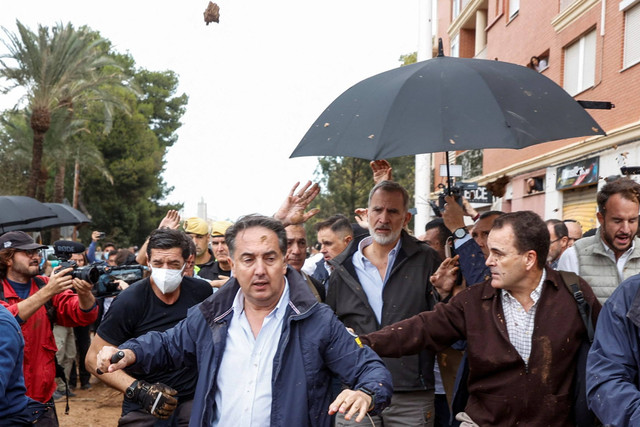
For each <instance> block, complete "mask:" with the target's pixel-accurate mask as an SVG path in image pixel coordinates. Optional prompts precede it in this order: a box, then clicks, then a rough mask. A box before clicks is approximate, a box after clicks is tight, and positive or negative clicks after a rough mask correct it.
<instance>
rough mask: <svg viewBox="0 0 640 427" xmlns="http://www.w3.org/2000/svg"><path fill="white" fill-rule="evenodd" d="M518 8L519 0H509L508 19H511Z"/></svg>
mask: <svg viewBox="0 0 640 427" xmlns="http://www.w3.org/2000/svg"><path fill="white" fill-rule="evenodd" d="M519 10H520V0H509V19H512V18H513V17H514V16H516V15H517V14H518V11H519Z"/></svg>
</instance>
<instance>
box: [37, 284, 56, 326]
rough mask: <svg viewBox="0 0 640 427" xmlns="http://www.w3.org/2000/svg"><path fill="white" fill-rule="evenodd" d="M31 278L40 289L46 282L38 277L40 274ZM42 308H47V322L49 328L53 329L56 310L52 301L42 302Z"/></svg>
mask: <svg viewBox="0 0 640 427" xmlns="http://www.w3.org/2000/svg"><path fill="white" fill-rule="evenodd" d="M33 280H35V282H36V285H37V286H38V289H42V288H43V287H45V286H46V285H47V284H46V283H45V282H44V280H42V279H41V278H40V276H34V278H33ZM44 308H45V310H47V317H48V318H49V323H50V324H51V329H53V325H54V324H55V323H56V320H57V318H58V311H57V310H56V308H55V307H54V306H53V302H51V300H49V301H47V302H45V303H44Z"/></svg>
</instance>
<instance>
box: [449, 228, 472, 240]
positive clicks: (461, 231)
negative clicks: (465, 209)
mask: <svg viewBox="0 0 640 427" xmlns="http://www.w3.org/2000/svg"><path fill="white" fill-rule="evenodd" d="M467 234H469V232H468V231H467V229H466V228H464V227H460V228H458V229H456V231H454V232H453V237H455V238H456V240H457V239H462V238H463V237H464V236H466V235H467Z"/></svg>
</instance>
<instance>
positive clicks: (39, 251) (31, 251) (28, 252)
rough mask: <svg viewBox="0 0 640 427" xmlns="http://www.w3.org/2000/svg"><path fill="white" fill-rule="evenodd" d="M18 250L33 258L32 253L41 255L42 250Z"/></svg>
mask: <svg viewBox="0 0 640 427" xmlns="http://www.w3.org/2000/svg"><path fill="white" fill-rule="evenodd" d="M20 252H22V253H24V254H25V255H26V256H28V257H29V258H33V256H34V255H37V256H38V257H40V256H42V251H41V250H40V249H29V250H26V251H20Z"/></svg>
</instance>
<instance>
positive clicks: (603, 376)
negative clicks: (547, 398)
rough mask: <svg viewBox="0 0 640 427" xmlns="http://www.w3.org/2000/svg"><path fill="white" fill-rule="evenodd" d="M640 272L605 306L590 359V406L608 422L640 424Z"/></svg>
mask: <svg viewBox="0 0 640 427" xmlns="http://www.w3.org/2000/svg"><path fill="white" fill-rule="evenodd" d="M639 289H640V275H635V276H631V277H630V278H628V279H627V280H625V281H623V282H622V283H620V286H618V288H617V289H616V290H615V291H613V293H612V294H611V296H610V297H609V298H608V299H607V301H606V302H605V303H604V305H603V306H602V311H600V316H599V317H598V325H597V327H596V333H595V337H594V340H593V344H592V345H591V350H590V351H589V357H588V358H587V372H588V375H587V398H588V400H589V407H590V408H591V410H592V411H593V412H594V413H595V414H596V416H597V417H598V419H599V420H600V421H602V424H604V425H611V426H637V425H640V383H639V381H640V380H639V379H638V378H640V291H639Z"/></svg>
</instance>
